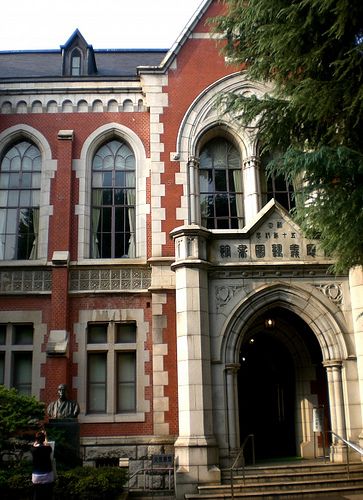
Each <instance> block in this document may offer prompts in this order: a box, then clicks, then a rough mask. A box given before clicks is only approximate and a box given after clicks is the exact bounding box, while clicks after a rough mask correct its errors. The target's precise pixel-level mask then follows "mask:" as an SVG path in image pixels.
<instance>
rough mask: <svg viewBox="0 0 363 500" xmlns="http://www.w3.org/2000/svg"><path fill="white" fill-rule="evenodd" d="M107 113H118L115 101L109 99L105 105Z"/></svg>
mask: <svg viewBox="0 0 363 500" xmlns="http://www.w3.org/2000/svg"><path fill="white" fill-rule="evenodd" d="M107 111H110V112H114V113H117V112H118V102H117V101H116V99H110V100H109V101H108V103H107Z"/></svg>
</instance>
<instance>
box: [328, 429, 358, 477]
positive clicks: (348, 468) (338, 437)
mask: <svg viewBox="0 0 363 500" xmlns="http://www.w3.org/2000/svg"><path fill="white" fill-rule="evenodd" d="M325 434H331V435H332V436H335V437H336V438H337V439H339V440H340V441H342V442H343V443H344V444H346V445H347V448H346V454H347V475H348V479H349V474H350V460H349V449H352V450H353V451H356V452H357V453H359V455H360V456H363V448H361V447H360V446H358V445H357V444H355V443H352V442H351V441H348V440H347V439H344V438H343V437H342V436H339V434H337V433H336V432H333V431H326V432H325ZM323 452H324V460H325V459H326V453H325V438H323Z"/></svg>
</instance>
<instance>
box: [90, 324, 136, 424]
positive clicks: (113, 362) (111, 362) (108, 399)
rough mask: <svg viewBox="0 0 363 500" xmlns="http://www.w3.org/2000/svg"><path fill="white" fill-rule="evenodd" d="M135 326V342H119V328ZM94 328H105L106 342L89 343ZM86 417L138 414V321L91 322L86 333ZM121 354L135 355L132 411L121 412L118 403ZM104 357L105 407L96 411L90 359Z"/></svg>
mask: <svg viewBox="0 0 363 500" xmlns="http://www.w3.org/2000/svg"><path fill="white" fill-rule="evenodd" d="M131 324H132V325H134V327H135V342H119V341H118V338H117V333H118V328H119V326H120V325H131ZM93 326H104V327H105V329H106V330H105V331H106V337H107V338H106V342H89V334H90V332H91V329H92V327H93ZM86 336H87V340H86V350H87V354H86V364H87V368H86V373H87V381H86V390H87V401H86V415H87V416H98V417H99V416H102V415H108V414H112V415H115V416H117V415H135V414H136V413H137V392H138V391H137V386H138V381H137V364H138V353H137V325H136V321H115V322H114V321H110V322H89V323H88V325H87V331H86ZM121 353H133V355H134V357H135V361H134V371H135V380H134V393H133V402H134V404H133V408H132V409H131V410H120V407H119V401H118V387H119V374H118V356H119V355H120V354H121ZM97 354H99V355H103V356H104V357H105V363H106V377H105V381H104V391H105V394H104V397H105V407H104V411H101V412H100V411H94V410H92V407H91V406H90V385H89V369H90V357H91V356H93V355H97Z"/></svg>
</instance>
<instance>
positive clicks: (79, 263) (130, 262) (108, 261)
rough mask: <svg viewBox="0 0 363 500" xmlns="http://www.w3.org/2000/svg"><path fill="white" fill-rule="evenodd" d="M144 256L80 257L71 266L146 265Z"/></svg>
mask: <svg viewBox="0 0 363 500" xmlns="http://www.w3.org/2000/svg"><path fill="white" fill-rule="evenodd" d="M146 264H147V261H146V258H144V257H141V258H139V259H129V258H125V259H80V260H77V261H72V262H71V265H72V266H95V265H97V267H98V266H110V265H113V266H114V265H118V266H135V265H146Z"/></svg>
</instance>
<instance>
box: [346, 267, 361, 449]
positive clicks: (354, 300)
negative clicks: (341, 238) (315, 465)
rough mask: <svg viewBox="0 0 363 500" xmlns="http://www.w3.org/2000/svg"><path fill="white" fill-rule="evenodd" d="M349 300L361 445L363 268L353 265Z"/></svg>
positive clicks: (350, 275) (350, 274) (350, 273)
mask: <svg viewBox="0 0 363 500" xmlns="http://www.w3.org/2000/svg"><path fill="white" fill-rule="evenodd" d="M349 288H350V300H351V304H352V319H353V322H352V323H353V331H354V338H355V345H356V353H357V369H358V384H359V385H358V387H359V398H358V400H359V402H360V414H361V419H362V421H361V429H362V430H361V432H360V435H359V445H360V446H362V447H363V268H362V267H360V266H357V267H354V268H352V269H351V270H350V272H349Z"/></svg>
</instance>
